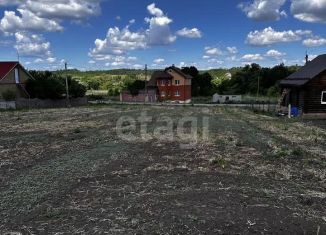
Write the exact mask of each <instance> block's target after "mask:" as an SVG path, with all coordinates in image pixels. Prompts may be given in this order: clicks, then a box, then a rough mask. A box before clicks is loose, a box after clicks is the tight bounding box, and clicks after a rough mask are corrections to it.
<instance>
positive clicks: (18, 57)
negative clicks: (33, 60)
mask: <svg viewBox="0 0 326 235" xmlns="http://www.w3.org/2000/svg"><path fill="white" fill-rule="evenodd" d="M16 51H17V59H18V62H20V55H19V51H18V50H16Z"/></svg>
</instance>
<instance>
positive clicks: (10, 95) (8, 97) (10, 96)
mask: <svg viewBox="0 0 326 235" xmlns="http://www.w3.org/2000/svg"><path fill="white" fill-rule="evenodd" d="M2 98H3V99H4V100H5V101H13V100H15V99H16V93H15V92H14V91H12V90H6V91H4V92H3V93H2Z"/></svg>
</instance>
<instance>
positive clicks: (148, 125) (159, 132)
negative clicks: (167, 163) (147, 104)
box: [116, 110, 209, 149]
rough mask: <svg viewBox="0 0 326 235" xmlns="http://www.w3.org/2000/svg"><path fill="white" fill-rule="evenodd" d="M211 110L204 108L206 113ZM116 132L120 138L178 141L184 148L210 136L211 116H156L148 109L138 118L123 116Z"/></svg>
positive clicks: (127, 139)
mask: <svg viewBox="0 0 326 235" xmlns="http://www.w3.org/2000/svg"><path fill="white" fill-rule="evenodd" d="M207 112H209V111H207V110H204V113H207ZM116 132H117V135H118V137H119V138H120V139H122V140H125V141H131V142H132V141H137V140H139V139H142V140H144V141H150V140H153V139H157V140H159V141H164V142H173V141H178V142H179V143H180V147H181V148H184V149H190V148H193V147H194V146H195V145H196V144H198V142H199V141H200V140H202V141H207V140H208V137H209V117H208V116H205V115H204V116H203V115H201V117H197V116H184V117H181V118H172V117H169V116H167V115H165V116H161V117H158V118H156V119H155V118H154V117H153V116H149V115H148V113H147V112H146V111H143V112H141V114H140V116H139V117H138V118H134V117H131V116H122V117H120V118H119V120H118V121H117V123H116Z"/></svg>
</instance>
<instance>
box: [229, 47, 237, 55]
mask: <svg viewBox="0 0 326 235" xmlns="http://www.w3.org/2000/svg"><path fill="white" fill-rule="evenodd" d="M226 49H227V50H228V52H229V53H230V54H237V53H238V49H237V48H236V47H227V48H226Z"/></svg>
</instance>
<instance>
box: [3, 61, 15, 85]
mask: <svg viewBox="0 0 326 235" xmlns="http://www.w3.org/2000/svg"><path fill="white" fill-rule="evenodd" d="M18 64H19V63H18V62H14V61H13V62H0V80H2V79H4V78H5V76H6V75H7V74H8V73H9V72H10V71H11V70H13V69H14V68H15V67H16V66H17V65H18Z"/></svg>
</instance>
